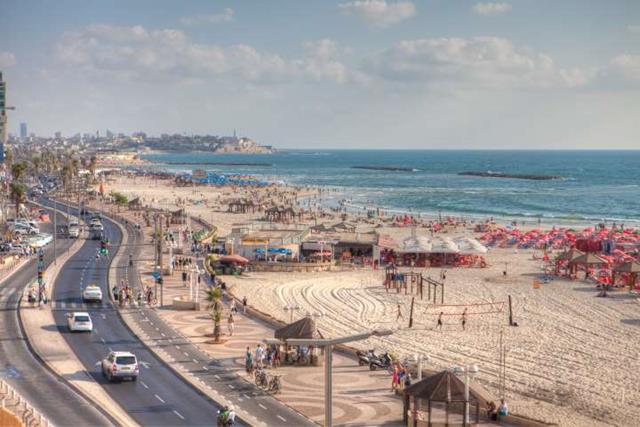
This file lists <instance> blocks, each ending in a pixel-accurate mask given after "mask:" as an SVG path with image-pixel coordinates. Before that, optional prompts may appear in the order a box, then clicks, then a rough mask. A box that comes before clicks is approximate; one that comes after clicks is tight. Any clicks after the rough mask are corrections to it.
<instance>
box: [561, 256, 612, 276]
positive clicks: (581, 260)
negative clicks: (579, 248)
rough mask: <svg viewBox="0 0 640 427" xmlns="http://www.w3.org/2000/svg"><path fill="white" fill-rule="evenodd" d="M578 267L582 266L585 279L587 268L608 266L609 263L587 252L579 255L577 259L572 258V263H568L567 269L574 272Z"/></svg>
mask: <svg viewBox="0 0 640 427" xmlns="http://www.w3.org/2000/svg"><path fill="white" fill-rule="evenodd" d="M579 265H583V266H584V267H585V277H587V276H588V267H593V266H599V265H609V261H607V260H606V259H604V258H602V257H601V256H599V255H596V254H594V253H593V252H587V253H586V254H583V255H580V256H579V257H577V258H574V259H573V261H570V262H569V267H570V268H571V269H572V270H574V271H575V270H576V269H577V267H578V266H579Z"/></svg>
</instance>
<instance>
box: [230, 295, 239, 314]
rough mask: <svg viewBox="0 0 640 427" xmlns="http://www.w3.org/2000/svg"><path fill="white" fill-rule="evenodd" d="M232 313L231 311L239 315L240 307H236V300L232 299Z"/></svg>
mask: <svg viewBox="0 0 640 427" xmlns="http://www.w3.org/2000/svg"><path fill="white" fill-rule="evenodd" d="M230 311H231V312H232V313H233V314H238V307H236V300H235V299H232V300H231V307H230Z"/></svg>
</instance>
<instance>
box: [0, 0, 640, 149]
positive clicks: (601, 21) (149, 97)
mask: <svg viewBox="0 0 640 427" xmlns="http://www.w3.org/2000/svg"><path fill="white" fill-rule="evenodd" d="M587 3H588V4H587V7H585V2H579V1H568V2H562V4H556V2H550V1H537V2H532V1H524V0H520V1H507V2H477V1H469V2H454V3H447V2H441V1H413V2H409V1H382V0H376V1H345V0H338V1H335V2H333V1H332V2H318V3H315V4H300V3H299V2H292V1H282V2H278V3H277V4H276V5H271V6H270V7H265V6H264V5H260V4H258V3H255V2H225V1H221V2H183V3H181V4H180V6H176V5H175V4H172V3H171V2H153V5H152V3H151V2H145V1H142V2H137V3H136V4H135V5H134V6H132V7H131V8H130V9H128V10H126V11H125V10H124V8H123V7H122V6H123V5H124V3H122V2H118V1H111V2H105V3H101V4H100V5H95V4H93V5H89V4H84V2H77V1H68V2H62V3H61V4H60V6H59V7H58V8H56V10H55V11H47V13H44V11H45V10H47V8H44V7H39V5H40V4H43V3H42V2H38V1H26V2H17V1H7V2H6V3H5V7H4V10H6V11H7V13H4V14H3V15H2V16H1V17H0V28H1V29H0V70H2V71H3V74H4V79H5V81H7V85H8V90H7V93H8V99H7V103H8V104H10V105H13V106H15V107H16V110H15V111H11V112H10V113H9V125H8V128H9V131H11V132H12V133H16V134H18V133H19V123H22V122H25V123H28V124H29V128H30V131H31V132H33V133H35V134H38V135H44V134H46V135H51V134H53V133H54V132H56V131H61V132H62V133H63V134H75V133H77V132H80V133H85V132H89V133H93V132H95V130H96V129H101V131H102V130H104V129H107V128H109V129H114V130H115V131H116V132H124V133H132V132H134V131H138V130H143V131H146V132H148V133H150V134H156V135H158V134H161V133H183V132H186V133H188V134H191V133H194V134H225V133H228V132H229V131H228V129H231V128H233V127H234V126H238V127H240V128H242V129H244V132H243V133H244V134H246V135H247V136H250V137H251V138H254V139H255V140H257V141H258V142H260V143H261V144H267V145H274V146H276V147H278V148H388V147H394V148H407V149H438V148H567V149H571V148H636V147H637V137H636V135H638V131H639V130H640V128H639V126H640V125H638V123H637V120H636V119H635V117H637V115H638V112H639V111H640V97H639V96H638V94H639V93H638V92H639V91H640V50H639V48H638V46H640V44H639V43H638V41H640V5H639V4H638V3H637V2H633V1H615V2H604V1H591V2H587ZM152 6H153V7H152ZM25 22H27V23H28V24H27V25H28V26H29V27H31V26H32V27H33V29H34V30H33V31H29V32H28V33H25V32H24V31H22V32H20V30H19V26H20V25H23V24H24V23H25ZM18 33H20V34H23V35H22V36H21V37H15V36H14V35H15V34H18Z"/></svg>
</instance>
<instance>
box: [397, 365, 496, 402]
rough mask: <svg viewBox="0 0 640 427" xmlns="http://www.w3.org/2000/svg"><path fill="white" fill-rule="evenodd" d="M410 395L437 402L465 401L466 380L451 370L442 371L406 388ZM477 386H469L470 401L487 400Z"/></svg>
mask: <svg viewBox="0 0 640 427" xmlns="http://www.w3.org/2000/svg"><path fill="white" fill-rule="evenodd" d="M404 392H405V393H406V394H408V395H409V396H414V397H416V398H418V399H424V400H431V401H435V402H464V401H465V395H464V381H462V380H461V379H460V378H458V377H457V376H456V375H455V374H454V373H453V372H451V371H442V372H440V373H437V374H435V375H432V376H430V377H427V378H425V379H423V380H422V381H418V382H417V383H415V384H412V385H410V386H409V387H407V388H405V389H404ZM487 400H489V399H487V396H483V395H482V394H481V393H480V392H479V391H478V390H477V389H476V387H475V386H473V387H469V401H470V402H474V401H475V402H482V403H484V402H485V401H487Z"/></svg>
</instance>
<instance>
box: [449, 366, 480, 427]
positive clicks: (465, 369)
mask: <svg viewBox="0 0 640 427" xmlns="http://www.w3.org/2000/svg"><path fill="white" fill-rule="evenodd" d="M451 370H452V371H453V372H455V373H457V374H458V373H462V374H464V420H463V425H465V426H466V425H469V376H473V375H475V374H477V373H478V371H479V370H480V369H478V365H471V366H466V365H465V366H459V365H454V366H452V367H451Z"/></svg>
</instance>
